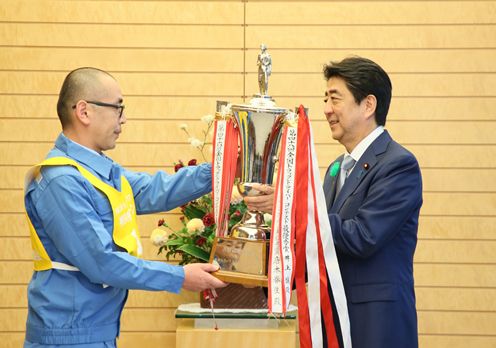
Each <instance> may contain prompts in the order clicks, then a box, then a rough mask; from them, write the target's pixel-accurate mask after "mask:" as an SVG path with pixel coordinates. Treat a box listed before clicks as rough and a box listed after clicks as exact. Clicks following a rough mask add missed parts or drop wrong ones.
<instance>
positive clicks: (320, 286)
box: [269, 106, 351, 348]
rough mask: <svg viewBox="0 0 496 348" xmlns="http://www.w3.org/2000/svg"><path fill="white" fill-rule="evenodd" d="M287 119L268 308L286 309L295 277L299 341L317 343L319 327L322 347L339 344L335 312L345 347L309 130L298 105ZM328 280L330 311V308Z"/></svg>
mask: <svg viewBox="0 0 496 348" xmlns="http://www.w3.org/2000/svg"><path fill="white" fill-rule="evenodd" d="M288 123H289V124H288V125H287V126H286V129H285V130H284V133H283V137H282V140H281V141H282V143H281V155H280V164H279V172H278V176H277V181H276V187H275V198H274V206H273V218H272V233H271V249H270V258H269V262H270V263H269V311H270V312H272V313H277V314H282V315H284V314H285V313H286V310H287V307H288V304H289V300H290V295H291V289H292V283H293V279H295V280H296V291H297V297H298V316H299V327H300V346H301V347H302V348H307V347H308V348H310V347H312V348H314V347H322V346H323V339H324V338H323V335H322V332H323V329H324V328H325V332H326V337H327V347H339V342H338V338H337V333H336V328H335V326H334V321H333V316H336V315H337V316H338V319H339V324H340V327H341V336H342V338H343V344H344V348H351V336H350V323H349V317H348V308H347V303H346V295H345V292H344V287H343V283H342V279H341V273H340V270H339V265H338V261H337V257H336V251H335V249H334V243H333V239H332V231H331V226H330V224H329V219H328V217H327V208H326V203H325V197H324V191H323V189H322V183H321V180H320V174H319V167H318V163H317V157H316V153H315V148H314V144H313V137H312V130H311V127H310V123H309V120H308V117H307V115H306V114H305V109H304V108H303V106H300V108H299V110H298V125H297V128H296V126H295V124H294V123H292V122H291V121H290V122H288ZM295 254H296V257H295ZM305 275H306V276H307V277H308V287H307V286H306V281H305ZM328 281H329V282H330V285H331V289H332V296H333V299H334V302H335V305H336V313H333V310H332V304H331V298H330V294H329V292H328V286H327V285H328ZM322 325H324V328H323V327H322Z"/></svg>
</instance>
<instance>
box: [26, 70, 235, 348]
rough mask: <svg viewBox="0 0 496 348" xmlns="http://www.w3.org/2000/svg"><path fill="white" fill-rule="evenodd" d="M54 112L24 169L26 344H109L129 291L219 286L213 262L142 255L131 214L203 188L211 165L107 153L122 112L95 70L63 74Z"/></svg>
mask: <svg viewBox="0 0 496 348" xmlns="http://www.w3.org/2000/svg"><path fill="white" fill-rule="evenodd" d="M57 114H58V116H59V119H60V122H61V124H62V132H61V133H60V135H59V136H58V138H57V139H56V141H55V145H54V147H53V149H52V150H51V151H50V152H49V153H48V155H47V157H46V158H45V160H43V161H42V162H41V163H39V164H38V165H36V166H34V167H33V168H31V170H30V171H29V172H28V174H27V177H26V188H25V207H26V213H27V217H28V224H29V229H30V236H31V244H32V246H33V252H34V272H33V276H32V279H31V281H30V283H29V288H28V318H27V325H26V339H25V342H24V347H29V348H34V347H59V348H60V347H71V348H100V347H116V338H117V337H118V335H119V328H120V314H121V312H122V309H123V307H124V304H125V302H126V299H127V295H128V289H141V290H152V291H162V290H165V291H170V292H174V293H177V292H179V291H180V290H181V288H184V289H186V290H191V291H201V290H203V289H210V288H217V287H223V286H225V285H226V284H225V283H223V282H221V281H220V280H218V279H217V278H215V277H213V276H212V275H211V274H210V272H213V271H216V270H217V267H216V266H214V265H211V264H190V265H186V266H184V267H182V266H173V265H168V264H166V263H164V262H158V261H146V260H143V259H141V258H140V256H141V255H142V251H143V250H142V246H141V242H140V235H139V232H138V227H137V224H136V214H148V213H154V212H161V211H167V210H171V209H173V208H175V207H178V206H180V205H183V204H185V203H186V202H188V201H190V200H193V199H196V198H198V197H200V196H202V195H204V194H206V193H208V192H210V190H211V166H210V164H202V165H200V166H196V167H191V166H190V167H186V168H183V169H181V170H180V171H179V172H178V173H176V174H175V175H168V174H166V173H164V172H163V171H159V172H157V173H156V174H155V175H150V174H146V173H135V172H131V171H128V170H126V169H124V168H123V167H122V166H120V165H119V164H118V163H116V162H114V161H113V160H112V159H111V158H109V157H107V156H106V155H105V154H104V152H105V151H107V150H110V149H113V148H114V147H115V146H116V141H117V139H118V137H119V135H120V133H121V132H122V126H123V124H125V123H126V114H125V112H124V104H123V97H122V93H121V90H120V88H119V85H118V83H117V81H116V80H115V79H114V78H113V77H112V76H111V75H110V74H108V73H107V72H104V71H102V70H99V69H95V68H80V69H76V70H74V71H72V72H70V73H69V74H68V75H67V77H66V78H65V80H64V82H63V85H62V88H61V91H60V94H59V100H58V103H57Z"/></svg>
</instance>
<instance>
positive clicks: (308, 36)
mask: <svg viewBox="0 0 496 348" xmlns="http://www.w3.org/2000/svg"><path fill="white" fill-rule="evenodd" d="M0 28H1V27H0ZM47 29H48V28H47ZM364 33H366V34H364ZM433 33H435V35H433ZM261 42H265V43H266V44H267V45H268V47H273V48H281V47H285V48H298V49H302V48H304V49H321V48H322V47H333V48H337V49H343V48H346V49H350V48H361V49H364V48H365V49H385V48H395V49H407V48H417V49H418V48H434V49H439V48H446V47H448V48H487V47H494V46H495V44H496V28H495V27H494V26H493V25H491V24H481V25H476V24H473V25H456V24H449V25H448V24H446V25H428V26H419V25H413V24H402V25H394V26H388V25H368V24H363V25H354V26H333V27H332V30H323V29H322V28H320V27H319V26H310V25H308V26H307V27H305V26H301V25H298V26H294V25H277V26H273V25H260V26H255V25H251V26H248V27H247V28H246V46H247V47H249V48H254V47H258V46H259V44H260V43H261Z"/></svg>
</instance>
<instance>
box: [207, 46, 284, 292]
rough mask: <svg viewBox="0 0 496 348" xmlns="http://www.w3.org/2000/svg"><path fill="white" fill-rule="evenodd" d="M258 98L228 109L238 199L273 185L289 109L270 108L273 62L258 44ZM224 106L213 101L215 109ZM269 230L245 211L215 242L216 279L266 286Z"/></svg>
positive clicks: (255, 215)
mask: <svg viewBox="0 0 496 348" xmlns="http://www.w3.org/2000/svg"><path fill="white" fill-rule="evenodd" d="M257 64H258V78H259V89H260V94H257V95H255V96H254V98H253V99H251V100H250V103H249V104H233V105H230V109H231V113H232V115H233V116H234V119H235V121H236V126H237V127H238V129H239V134H240V144H239V146H240V154H239V156H240V160H239V162H238V163H239V164H238V166H239V167H238V172H239V173H240V174H239V175H238V176H239V177H238V178H237V184H238V189H239V191H240V193H241V194H242V195H254V194H259V193H258V192H257V191H256V190H254V189H253V188H252V184H253V183H258V184H266V185H272V183H273V182H274V180H275V172H276V169H277V163H278V156H279V143H280V139H281V135H282V130H283V126H284V122H285V120H286V117H287V115H288V113H289V109H285V108H281V107H278V106H276V105H275V102H274V100H273V99H272V98H271V97H270V96H269V95H267V89H268V77H269V75H270V73H271V70H272V60H271V58H270V55H269V54H268V52H267V47H266V46H265V45H263V44H262V45H261V52H260V54H259V55H258V59H257ZM222 104H227V103H225V102H218V105H217V108H218V109H219V108H220V106H221V105H222ZM269 239H270V228H269V226H267V225H266V224H265V221H264V217H263V213H261V212H259V211H247V212H246V213H245V215H244V216H243V218H242V220H241V222H240V223H239V224H237V225H235V226H234V227H233V228H232V229H231V231H229V233H228V235H227V236H226V237H219V238H216V241H215V242H214V245H213V249H212V254H211V257H210V259H211V262H214V263H217V264H218V265H219V266H220V270H219V271H218V272H217V274H216V275H217V276H218V277H219V278H221V279H223V280H225V281H227V282H231V283H242V284H250V285H260V286H267V257H268V251H269Z"/></svg>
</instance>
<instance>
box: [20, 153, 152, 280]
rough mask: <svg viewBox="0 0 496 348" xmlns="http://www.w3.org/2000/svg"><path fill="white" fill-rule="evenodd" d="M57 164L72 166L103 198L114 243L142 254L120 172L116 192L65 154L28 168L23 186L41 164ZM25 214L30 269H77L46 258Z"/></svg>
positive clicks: (127, 187) (133, 211)
mask: <svg viewBox="0 0 496 348" xmlns="http://www.w3.org/2000/svg"><path fill="white" fill-rule="evenodd" d="M61 165H62V166H63V165H70V166H73V167H75V168H76V169H77V170H79V172H80V173H81V175H82V176H83V177H84V178H85V179H86V180H88V181H89V182H90V183H91V184H92V185H93V186H94V187H95V188H96V189H98V190H99V191H100V192H102V193H103V194H104V195H105V196H106V197H107V199H108V200H109V203H110V206H111V208H112V213H113V218H114V228H113V233H112V238H113V240H114V243H115V244H117V245H118V246H120V247H121V248H124V249H125V250H126V251H127V252H128V253H129V254H131V255H133V256H137V257H140V256H141V255H142V253H143V247H142V245H141V241H140V235H139V233H138V225H137V223H136V208H135V204H134V196H133V191H132V189H131V186H130V185H129V182H128V181H127V179H126V178H125V177H124V176H123V175H122V176H121V191H120V192H119V191H118V190H116V189H115V188H114V187H112V186H110V185H108V184H106V183H105V182H103V181H102V180H100V179H98V178H97V177H96V176H95V175H93V174H92V173H91V172H89V171H88V170H87V169H85V168H84V167H82V166H81V165H80V164H79V163H77V162H76V161H74V160H72V159H69V158H66V157H52V158H48V159H46V160H44V161H43V162H41V163H40V164H37V165H36V166H34V167H33V168H31V169H30V170H29V172H28V173H27V175H26V188H27V187H28V184H29V182H31V181H32V180H34V179H36V178H37V177H38V175H39V174H40V170H41V167H43V166H61ZM26 217H27V219H28V224H29V231H30V235H31V245H32V248H33V251H34V269H35V270H36V271H44V270H48V269H51V268H55V269H63V270H68V271H78V269H77V268H76V267H74V266H71V265H67V264H64V263H60V262H53V261H52V260H51V259H50V257H49V256H48V253H47V252H46V250H45V247H44V246H43V244H42V243H41V240H40V238H39V236H38V233H37V232H36V230H35V228H34V226H33V224H32V223H31V220H30V218H29V216H28V214H27V213H26ZM60 265H62V266H60ZM59 266H60V267H59Z"/></svg>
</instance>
